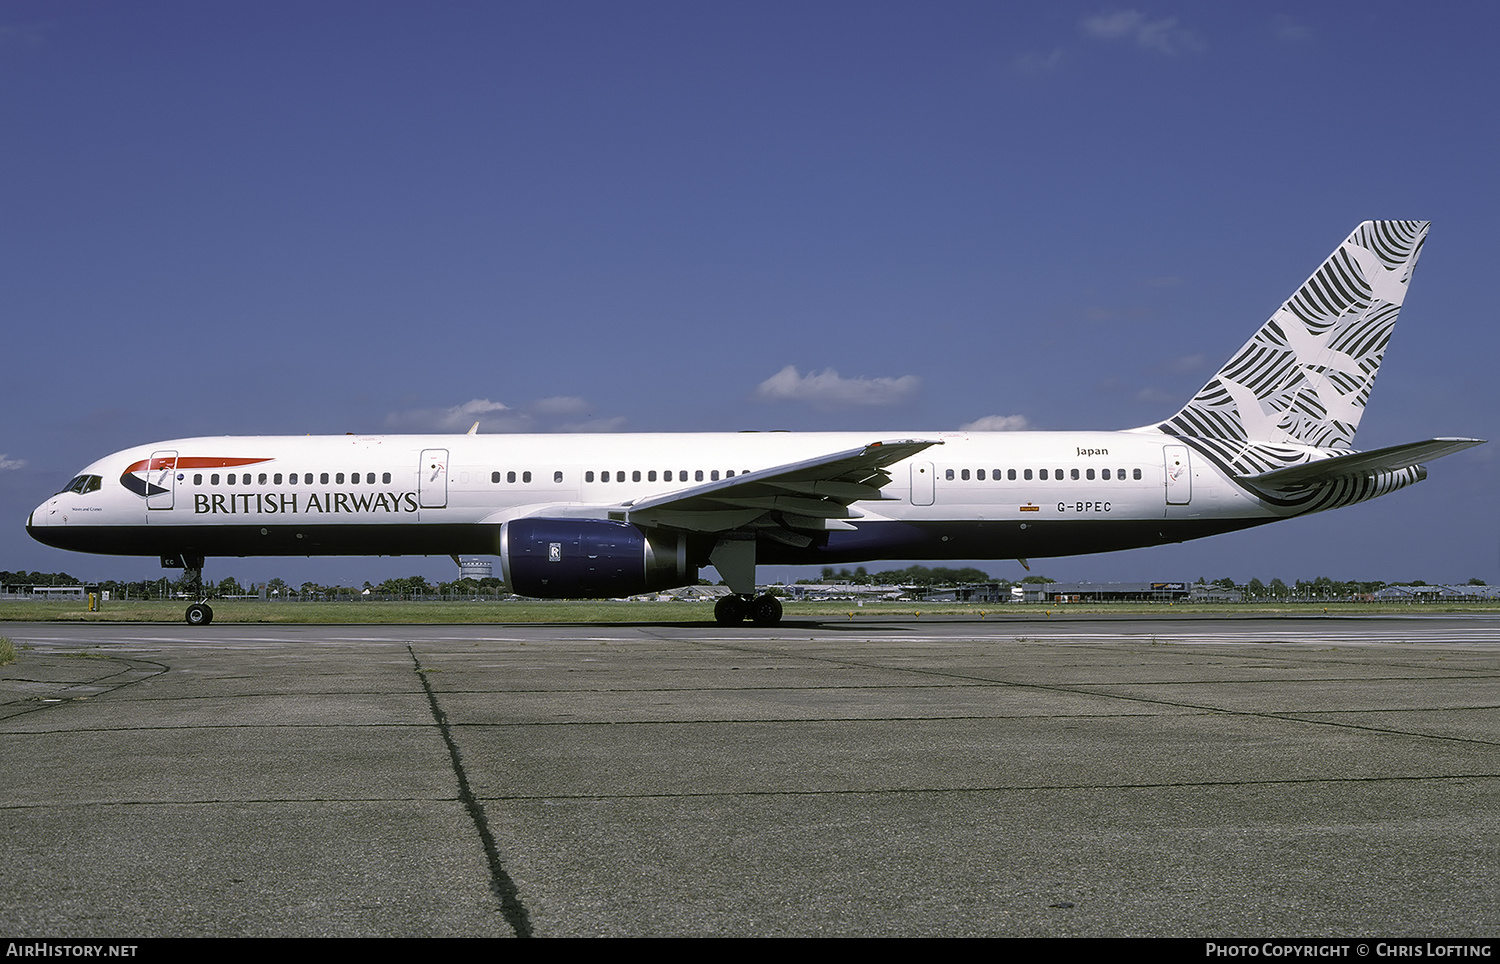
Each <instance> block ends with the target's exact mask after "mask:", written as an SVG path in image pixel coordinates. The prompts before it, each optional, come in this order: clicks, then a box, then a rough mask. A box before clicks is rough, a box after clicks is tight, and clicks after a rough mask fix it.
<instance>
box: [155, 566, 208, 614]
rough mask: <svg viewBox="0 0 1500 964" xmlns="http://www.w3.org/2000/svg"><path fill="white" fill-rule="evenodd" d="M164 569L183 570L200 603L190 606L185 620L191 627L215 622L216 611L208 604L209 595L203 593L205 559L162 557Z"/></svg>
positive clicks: (190, 590)
mask: <svg viewBox="0 0 1500 964" xmlns="http://www.w3.org/2000/svg"><path fill="white" fill-rule="evenodd" d="M161 564H162V568H163V569H181V570H182V575H183V577H184V579H185V580H186V581H187V585H188V591H189V592H190V593H192V595H193V596H194V598H196V599H197V600H198V601H197V602H195V603H193V604H192V605H190V606H188V608H187V612H186V613H185V614H184V618H185V619H186V620H187V624H188V625H189V626H207V625H208V624H209V623H211V622H213V621H214V609H213V607H212V606H210V605H209V604H208V594H207V593H205V592H204V591H203V557H202V556H195V555H192V554H190V553H183V554H181V555H177V556H162V557H161Z"/></svg>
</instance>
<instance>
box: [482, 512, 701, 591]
mask: <svg viewBox="0 0 1500 964" xmlns="http://www.w3.org/2000/svg"><path fill="white" fill-rule="evenodd" d="M500 566H501V569H502V571H503V572H504V574H505V581H506V583H507V584H508V585H509V586H510V590H511V592H514V593H518V594H520V595H522V596H538V597H542V598H547V599H561V598H570V599H587V598H612V597H616V596H633V595H635V594H636V593H642V592H652V591H654V590H658V589H675V588H676V587H678V586H686V585H688V584H690V583H693V582H696V581H697V579H698V569H697V567H696V566H691V565H689V564H688V553H687V537H686V535H684V534H683V533H680V532H664V531H662V530H656V529H642V528H640V527H639V526H635V525H631V524H630V523H628V522H614V521H610V520H607V519H514V520H512V521H510V522H507V523H505V524H504V525H503V526H501V527H500Z"/></svg>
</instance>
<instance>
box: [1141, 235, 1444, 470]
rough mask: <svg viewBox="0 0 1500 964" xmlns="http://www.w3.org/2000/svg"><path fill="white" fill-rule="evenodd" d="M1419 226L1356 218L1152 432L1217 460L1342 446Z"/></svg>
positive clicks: (1366, 392) (1355, 420)
mask: <svg viewBox="0 0 1500 964" xmlns="http://www.w3.org/2000/svg"><path fill="white" fill-rule="evenodd" d="M1428 224H1429V222H1427V221H1366V222H1365V223H1363V224H1361V225H1360V226H1359V227H1357V228H1355V229H1354V233H1353V234H1351V235H1349V237H1348V239H1347V240H1346V241H1345V242H1344V243H1343V244H1341V245H1339V248H1338V250H1337V251H1335V252H1333V254H1332V255H1330V256H1329V258H1328V260H1327V261H1325V262H1323V266H1322V267H1321V268H1319V269H1318V270H1317V271H1316V272H1314V273H1313V276H1312V277H1311V278H1309V279H1307V281H1306V283H1304V284H1303V285H1302V287H1300V288H1298V289H1297V291H1296V293H1295V294H1293V295H1292V296H1291V297H1290V298H1288V299H1287V300H1286V303H1285V304H1283V305H1282V306H1281V308H1280V309H1278V310H1277V312H1276V313H1275V314H1274V315H1272V316H1271V318H1270V320H1269V321H1267V322H1266V323H1265V325H1264V326H1262V328H1261V329H1260V331H1258V332H1256V333H1255V337H1253V338H1251V339H1250V341H1249V342H1248V343H1246V345H1245V347H1243V348H1241V349H1240V350H1239V351H1238V352H1236V353H1235V354H1234V357H1233V358H1231V359H1230V360H1229V362H1228V363H1227V364H1226V365H1225V366H1224V367H1223V369H1221V370H1220V371H1219V373H1218V374H1217V375H1215V376H1214V377H1213V378H1212V379H1210V380H1209V383H1208V384H1207V385H1205V386H1203V388H1202V389H1201V390H1200V391H1199V392H1198V394H1197V395H1194V396H1193V400H1192V401H1190V402H1188V403H1187V405H1185V406H1184V407H1183V409H1182V411H1180V412H1178V413H1177V414H1176V415H1174V416H1172V417H1171V418H1169V419H1167V420H1166V421H1165V422H1162V423H1161V424H1160V425H1158V426H1156V428H1157V430H1159V431H1161V432H1165V433H1166V434H1168V435H1178V436H1185V437H1188V438H1198V439H1212V440H1215V441H1217V442H1219V443H1220V444H1219V445H1215V446H1214V448H1223V449H1225V450H1226V451H1225V453H1224V454H1225V455H1228V454H1229V451H1228V450H1229V449H1231V448H1233V447H1234V443H1240V445H1241V446H1248V445H1256V444H1257V443H1258V444H1259V445H1261V446H1280V445H1308V446H1315V447H1317V448H1349V447H1350V445H1351V443H1352V442H1353V441H1354V433H1355V431H1356V430H1357V429H1358V428H1359V419H1360V416H1361V415H1363V414H1364V410H1365V402H1367V401H1368V400H1369V398H1370V388H1371V387H1372V386H1373V385H1374V383H1375V372H1376V370H1377V369H1378V368H1379V367H1380V360H1381V358H1382V357H1383V356H1384V354H1385V346H1386V344H1387V343H1388V342H1389V341H1390V338H1391V331H1392V330H1393V329H1394V328H1395V325H1396V314H1397V313H1398V312H1399V311H1400V310H1401V302H1402V300H1403V299H1404V298H1405V297H1406V288H1407V284H1408V282H1410V281H1411V275H1412V269H1414V268H1415V267H1416V264H1417V255H1418V254H1420V253H1421V250H1422V242H1423V240H1424V239H1425V238H1426V237H1427V228H1428ZM1224 443H1229V444H1228V445H1225V444H1224ZM1241 452H1243V448H1241ZM1230 457H1231V458H1233V456H1230Z"/></svg>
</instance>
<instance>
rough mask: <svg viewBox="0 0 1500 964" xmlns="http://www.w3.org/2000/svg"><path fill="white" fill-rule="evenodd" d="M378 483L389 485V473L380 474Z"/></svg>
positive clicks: (497, 473) (497, 480)
mask: <svg viewBox="0 0 1500 964" xmlns="http://www.w3.org/2000/svg"><path fill="white" fill-rule="evenodd" d="M495 474H496V475H499V474H500V473H499V472H496V473H495ZM380 481H382V482H384V483H386V484H387V485H389V484H390V481H391V473H389V472H386V473H384V474H382V475H381V476H380ZM495 481H496V482H499V481H500V480H499V479H496V480H495Z"/></svg>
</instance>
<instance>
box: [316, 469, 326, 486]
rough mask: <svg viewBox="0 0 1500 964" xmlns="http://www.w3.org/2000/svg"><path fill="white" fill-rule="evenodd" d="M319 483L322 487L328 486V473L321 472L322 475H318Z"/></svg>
mask: <svg viewBox="0 0 1500 964" xmlns="http://www.w3.org/2000/svg"><path fill="white" fill-rule="evenodd" d="M318 483H319V484H320V485H327V484H328V473H327V472H320V473H318Z"/></svg>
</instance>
